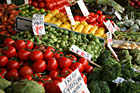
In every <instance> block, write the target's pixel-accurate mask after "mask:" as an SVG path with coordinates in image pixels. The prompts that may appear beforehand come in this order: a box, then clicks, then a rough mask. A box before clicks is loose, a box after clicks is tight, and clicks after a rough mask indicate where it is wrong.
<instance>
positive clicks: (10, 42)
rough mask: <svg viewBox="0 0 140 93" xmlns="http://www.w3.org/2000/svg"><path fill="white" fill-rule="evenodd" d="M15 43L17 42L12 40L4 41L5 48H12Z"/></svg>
mask: <svg viewBox="0 0 140 93" xmlns="http://www.w3.org/2000/svg"><path fill="white" fill-rule="evenodd" d="M14 43H15V41H14V40H13V39H11V38H6V39H5V40H4V46H12V45H13V44H14Z"/></svg>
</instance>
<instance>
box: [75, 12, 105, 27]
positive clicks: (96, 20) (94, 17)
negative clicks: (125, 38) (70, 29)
mask: <svg viewBox="0 0 140 93" xmlns="http://www.w3.org/2000/svg"><path fill="white" fill-rule="evenodd" d="M105 18H106V17H105V16H104V15H103V14H102V11H100V10H98V11H97V13H96V14H95V13H93V12H90V14H89V15H88V16H86V17H85V16H79V15H76V16H75V17H74V19H75V21H80V22H82V21H85V22H87V23H88V24H91V25H93V26H99V27H103V26H104V24H103V21H106V20H105Z"/></svg>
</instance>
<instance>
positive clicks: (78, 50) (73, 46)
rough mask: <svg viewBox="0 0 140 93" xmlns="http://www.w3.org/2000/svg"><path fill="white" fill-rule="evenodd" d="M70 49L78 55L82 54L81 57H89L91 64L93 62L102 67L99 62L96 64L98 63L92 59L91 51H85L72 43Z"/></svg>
mask: <svg viewBox="0 0 140 93" xmlns="http://www.w3.org/2000/svg"><path fill="white" fill-rule="evenodd" d="M70 51H72V52H73V53H75V54H77V55H78V56H80V57H84V58H85V59H87V60H88V61H89V62H90V63H91V64H93V65H95V66H97V67H99V68H101V66H100V65H98V64H96V63H94V62H92V61H91V57H92V55H91V54H89V53H87V52H85V51H83V50H82V49H80V48H78V47H77V46H75V45H72V46H71V48H70Z"/></svg>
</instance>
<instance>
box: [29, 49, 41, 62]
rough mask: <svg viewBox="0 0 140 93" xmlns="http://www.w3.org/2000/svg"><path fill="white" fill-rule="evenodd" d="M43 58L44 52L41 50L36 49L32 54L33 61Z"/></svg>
mask: <svg viewBox="0 0 140 93" xmlns="http://www.w3.org/2000/svg"><path fill="white" fill-rule="evenodd" d="M42 59H43V53H42V52H41V51H40V50H34V51H32V52H31V54H30V60H31V61H37V60H42Z"/></svg>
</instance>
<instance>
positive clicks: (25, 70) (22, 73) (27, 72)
mask: <svg viewBox="0 0 140 93" xmlns="http://www.w3.org/2000/svg"><path fill="white" fill-rule="evenodd" d="M19 74H20V76H22V77H24V76H26V75H32V74H33V70H32V69H31V68H30V67H27V66H23V67H21V68H20V70H19Z"/></svg>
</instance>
